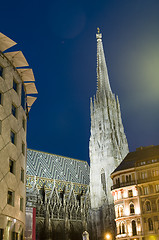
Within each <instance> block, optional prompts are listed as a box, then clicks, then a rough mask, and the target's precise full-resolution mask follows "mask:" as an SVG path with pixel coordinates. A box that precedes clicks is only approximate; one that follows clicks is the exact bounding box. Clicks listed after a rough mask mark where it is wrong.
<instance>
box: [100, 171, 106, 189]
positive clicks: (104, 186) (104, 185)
mask: <svg viewBox="0 0 159 240" xmlns="http://www.w3.org/2000/svg"><path fill="white" fill-rule="evenodd" d="M101 183H102V186H103V190H104V192H105V194H106V180H105V172H104V169H102V171H101Z"/></svg>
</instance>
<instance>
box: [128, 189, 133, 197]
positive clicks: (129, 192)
mask: <svg viewBox="0 0 159 240" xmlns="http://www.w3.org/2000/svg"><path fill="white" fill-rule="evenodd" d="M128 197H129V198H131V197H133V191H132V190H128Z"/></svg>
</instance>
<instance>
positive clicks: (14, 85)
mask: <svg viewBox="0 0 159 240" xmlns="http://www.w3.org/2000/svg"><path fill="white" fill-rule="evenodd" d="M13 89H14V90H15V91H16V92H17V91H18V83H17V82H16V81H15V79H13Z"/></svg>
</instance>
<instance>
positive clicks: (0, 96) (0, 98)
mask: <svg viewBox="0 0 159 240" xmlns="http://www.w3.org/2000/svg"><path fill="white" fill-rule="evenodd" d="M0 104H1V105H3V94H2V93H1V92H0Z"/></svg>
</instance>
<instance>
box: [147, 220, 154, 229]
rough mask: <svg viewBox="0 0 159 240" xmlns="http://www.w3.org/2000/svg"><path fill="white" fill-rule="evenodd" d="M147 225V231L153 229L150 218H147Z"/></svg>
mask: <svg viewBox="0 0 159 240" xmlns="http://www.w3.org/2000/svg"><path fill="white" fill-rule="evenodd" d="M148 227H149V231H153V222H152V219H151V218H149V219H148Z"/></svg>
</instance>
